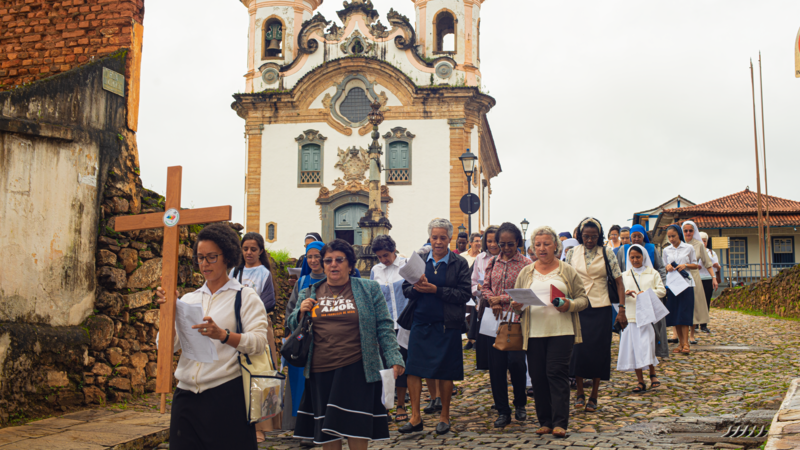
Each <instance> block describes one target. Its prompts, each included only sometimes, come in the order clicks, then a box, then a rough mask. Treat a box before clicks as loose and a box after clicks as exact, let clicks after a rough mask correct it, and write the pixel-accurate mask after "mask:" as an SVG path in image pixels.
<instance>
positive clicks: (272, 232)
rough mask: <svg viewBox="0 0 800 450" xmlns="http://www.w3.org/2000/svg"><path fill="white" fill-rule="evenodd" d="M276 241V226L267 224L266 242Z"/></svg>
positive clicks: (275, 224) (271, 223) (270, 223)
mask: <svg viewBox="0 0 800 450" xmlns="http://www.w3.org/2000/svg"><path fill="white" fill-rule="evenodd" d="M276 240H278V224H277V223H275V222H269V223H267V242H275V241H276Z"/></svg>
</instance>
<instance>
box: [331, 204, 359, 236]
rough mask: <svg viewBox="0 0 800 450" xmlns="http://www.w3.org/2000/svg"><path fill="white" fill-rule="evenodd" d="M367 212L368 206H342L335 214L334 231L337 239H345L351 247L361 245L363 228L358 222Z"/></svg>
mask: <svg viewBox="0 0 800 450" xmlns="http://www.w3.org/2000/svg"><path fill="white" fill-rule="evenodd" d="M366 212H367V205H363V204H361V203H348V204H346V205H343V206H340V207H339V208H337V209H336V212H335V213H334V226H333V231H334V235H335V236H336V239H343V240H345V241H347V242H349V243H350V244H351V245H361V228H359V226H358V221H359V220H360V219H361V218H362V217H364V214H366Z"/></svg>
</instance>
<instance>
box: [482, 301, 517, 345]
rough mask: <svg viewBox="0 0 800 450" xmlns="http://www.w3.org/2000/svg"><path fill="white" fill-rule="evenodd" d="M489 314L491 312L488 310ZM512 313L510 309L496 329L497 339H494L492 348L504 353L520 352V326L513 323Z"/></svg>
mask: <svg viewBox="0 0 800 450" xmlns="http://www.w3.org/2000/svg"><path fill="white" fill-rule="evenodd" d="M489 312H490V313H491V310H489ZM513 318H514V313H513V311H511V310H510V309H509V310H508V312H507V313H506V315H505V317H503V319H502V321H501V322H500V326H499V327H498V328H497V337H496V338H495V339H494V348H496V349H498V350H500V351H504V352H515V351H521V350H522V324H521V323H519V322H513V321H512V320H513Z"/></svg>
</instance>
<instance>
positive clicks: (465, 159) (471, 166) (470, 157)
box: [458, 149, 478, 234]
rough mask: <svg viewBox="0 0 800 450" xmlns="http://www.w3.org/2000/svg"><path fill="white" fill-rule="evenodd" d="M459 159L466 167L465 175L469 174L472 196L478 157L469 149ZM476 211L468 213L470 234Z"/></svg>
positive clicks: (468, 180)
mask: <svg viewBox="0 0 800 450" xmlns="http://www.w3.org/2000/svg"><path fill="white" fill-rule="evenodd" d="M458 159H460V160H461V167H462V168H463V169H464V175H466V176H467V195H468V196H470V195H469V194H471V192H470V191H471V190H472V175H473V174H474V173H475V163H476V162H477V161H478V157H477V156H475V154H474V153H472V152H470V151H469V149H467V151H466V152H464V154H463V155H461V156H459V157H458ZM470 211H472V209H470ZM474 212H475V211H472V212H470V213H467V217H468V218H469V221H468V224H469V234H472V213H474Z"/></svg>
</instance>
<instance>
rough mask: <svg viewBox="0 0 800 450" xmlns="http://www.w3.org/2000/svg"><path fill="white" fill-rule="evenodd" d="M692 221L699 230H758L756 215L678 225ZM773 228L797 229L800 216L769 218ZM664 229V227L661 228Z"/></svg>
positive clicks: (706, 218)
mask: <svg viewBox="0 0 800 450" xmlns="http://www.w3.org/2000/svg"><path fill="white" fill-rule="evenodd" d="M687 220H691V221H692V222H694V223H695V224H696V225H697V227H698V228H757V227H758V225H757V224H758V216H757V215H755V214H734V215H714V216H697V217H691V218H688V219H683V220H679V221H678V222H677V223H681V224H683V222H685V221H687ZM769 225H770V226H771V227H797V226H800V214H781V215H774V216H773V215H772V214H770V216H769ZM660 228H664V227H660Z"/></svg>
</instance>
